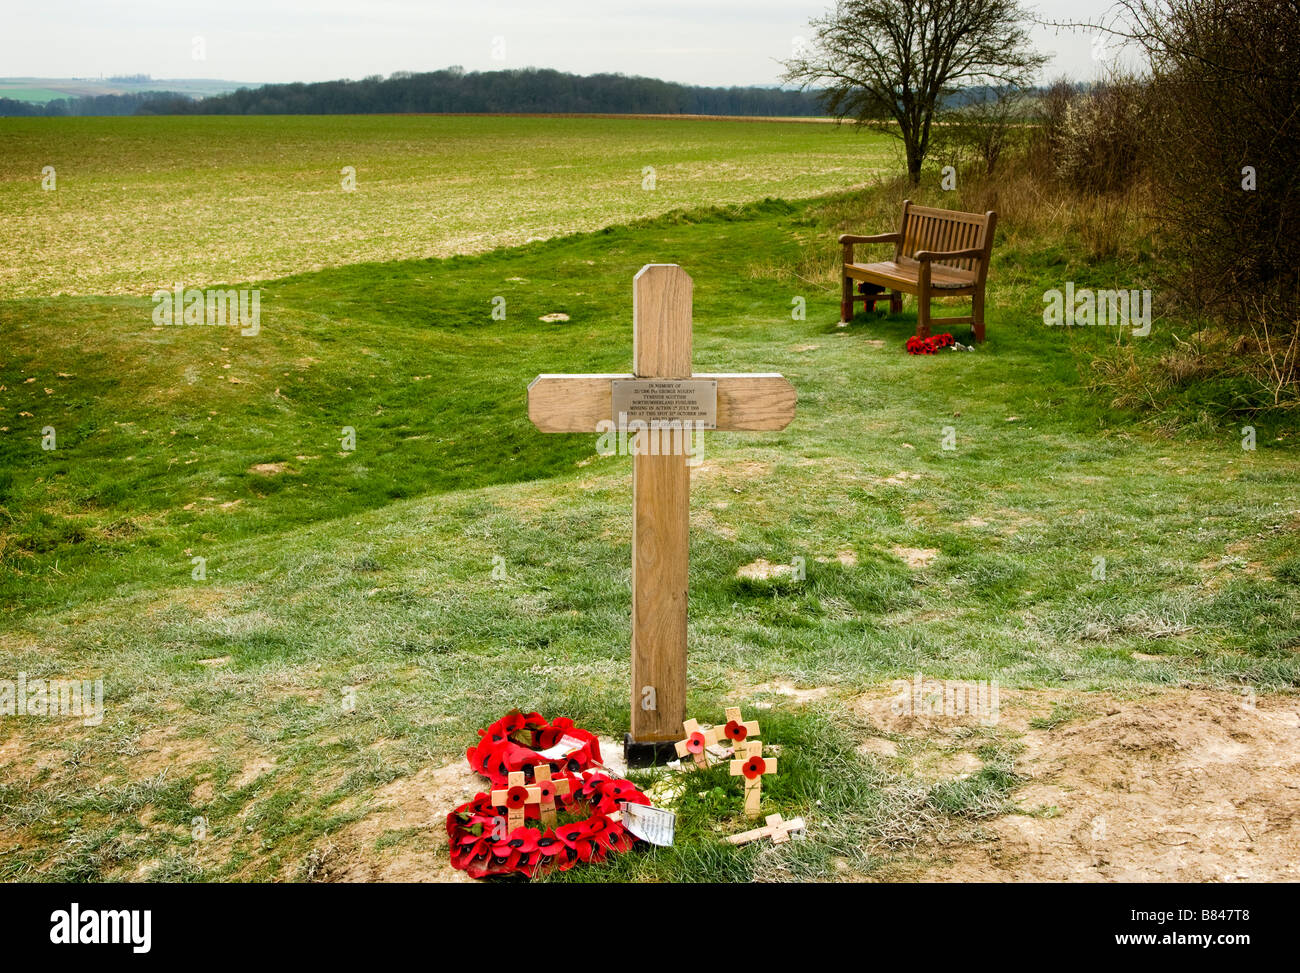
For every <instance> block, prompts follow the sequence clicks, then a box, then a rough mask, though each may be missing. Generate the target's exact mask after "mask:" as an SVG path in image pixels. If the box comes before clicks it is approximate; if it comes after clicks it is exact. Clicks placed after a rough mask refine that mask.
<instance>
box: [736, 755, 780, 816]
mask: <svg viewBox="0 0 1300 973" xmlns="http://www.w3.org/2000/svg"><path fill="white" fill-rule="evenodd" d="M742 749H743V756H742ZM736 756H737V757H738V758H739V759H737V760H733V761H731V776H732V777H744V778H745V816H746V817H750V818H756V817H758V804H759V801H760V800H761V799H762V795H763V775H764V774H775V773H776V758H775V757H764V756H763V744H762V742H761V741H759V740H751V741H750V742H748V743H741V744H737V747H736Z"/></svg>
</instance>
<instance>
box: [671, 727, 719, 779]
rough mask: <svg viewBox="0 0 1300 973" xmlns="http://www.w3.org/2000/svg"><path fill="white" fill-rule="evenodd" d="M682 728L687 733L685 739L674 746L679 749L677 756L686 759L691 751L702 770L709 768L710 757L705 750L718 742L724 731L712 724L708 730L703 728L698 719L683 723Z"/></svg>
mask: <svg viewBox="0 0 1300 973" xmlns="http://www.w3.org/2000/svg"><path fill="white" fill-rule="evenodd" d="M682 730H683V731H685V733H686V739H685V740H678V741H677V742H676V743H675V744H674V745H673V746H674V749H675V750H676V751H677V756H678V757H680V758H681V759H683V760H685V759H686V755H687V754H688V753H689V754H691V755H692V756H693V757H694V758H695V765H696V766H697V767H699V768H700V769H702V770H707V769H708V766H709V758H708V757H707V756H706V755H705V751H706V750H708V748H709V747H711V746H713V745H714V744H715V743H717V742H718V735H719V734H720V733H721V732H722V730H721V728H719V727H716V726H711V727H709V728H708V729H707V730H701V729H700V724H699V722H698V721H697V720H687V721H686V722H685V723H683V724H682Z"/></svg>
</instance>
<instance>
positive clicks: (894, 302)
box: [889, 291, 903, 314]
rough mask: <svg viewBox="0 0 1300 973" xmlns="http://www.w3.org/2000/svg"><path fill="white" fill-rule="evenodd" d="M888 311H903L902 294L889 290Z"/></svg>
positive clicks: (894, 312)
mask: <svg viewBox="0 0 1300 973" xmlns="http://www.w3.org/2000/svg"><path fill="white" fill-rule="evenodd" d="M889 313H890V314H902V313H903V295H902V294H901V293H899V292H898V291H890V292H889Z"/></svg>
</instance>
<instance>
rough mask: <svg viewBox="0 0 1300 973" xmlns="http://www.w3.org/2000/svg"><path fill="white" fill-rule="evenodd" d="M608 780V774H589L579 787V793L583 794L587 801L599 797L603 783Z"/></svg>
mask: <svg viewBox="0 0 1300 973" xmlns="http://www.w3.org/2000/svg"><path fill="white" fill-rule="evenodd" d="M608 780H609V775H608V774H600V773H594V774H587V775H585V776H584V777H583V781H582V787H581V788H579V793H580V794H581V795H582V797H583V799H584V800H587V801H590V800H593V799H596V798H599V796H600V793H601V785H602V784H604V783H605V782H606V781H608Z"/></svg>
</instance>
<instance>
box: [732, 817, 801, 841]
mask: <svg viewBox="0 0 1300 973" xmlns="http://www.w3.org/2000/svg"><path fill="white" fill-rule="evenodd" d="M763 820H764V821H765V822H766V823H765V824H764V826H763V827H761V828H755V829H754V830H753V831H742V832H741V833H740V834H733V835H730V836H728V838H727V843H728V844H732V845H747V844H749V843H750V842H751V841H758V840H759V839H760V838H771V839H772V844H774V845H779V844H783V843H784V842H787V841H789V840H790V836H791V835H796V834H797V835H799V836H800V837H802V836H803V835H802V832H803V831H804V830H805V827H806V826H805V825H804V823H803V818H795V819H794V820H792V821H786V820H784V819H783V818H782V817H781V815H779V814H769V815H768V816H767V817H766V818H764V819H763Z"/></svg>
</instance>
